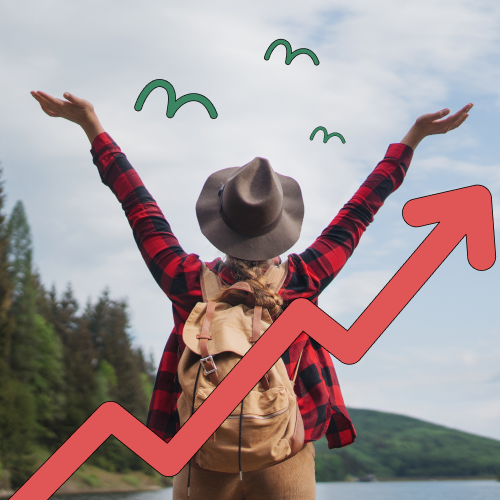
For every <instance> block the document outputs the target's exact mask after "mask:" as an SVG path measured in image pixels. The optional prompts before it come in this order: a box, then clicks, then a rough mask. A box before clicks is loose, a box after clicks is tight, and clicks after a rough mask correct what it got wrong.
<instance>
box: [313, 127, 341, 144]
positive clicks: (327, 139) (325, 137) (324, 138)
mask: <svg viewBox="0 0 500 500" xmlns="http://www.w3.org/2000/svg"><path fill="white" fill-rule="evenodd" d="M320 130H322V131H323V142H324V143H325V144H326V143H327V142H328V141H329V139H330V137H333V136H336V137H338V138H339V139H340V140H341V141H342V144H345V139H344V138H343V137H342V135H341V134H339V133H338V132H332V133H331V134H328V131H327V130H326V128H325V127H316V128H315V129H314V130H313V131H312V134H311V137H309V139H310V140H311V141H312V140H313V139H314V136H315V135H316V132H319V131H320Z"/></svg>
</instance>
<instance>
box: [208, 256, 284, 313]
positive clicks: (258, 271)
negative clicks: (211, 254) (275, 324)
mask: <svg viewBox="0 0 500 500" xmlns="http://www.w3.org/2000/svg"><path fill="white" fill-rule="evenodd" d="M225 264H226V266H228V267H229V268H230V269H231V271H233V273H234V274H235V275H236V281H245V282H246V283H248V284H249V285H250V287H251V288H252V291H253V293H254V297H255V305H256V306H262V307H263V308H265V309H267V310H268V311H269V314H270V315H271V316H277V315H278V314H280V313H281V312H282V305H283V299H282V298H281V297H280V296H279V295H277V294H276V293H274V292H273V291H272V290H270V289H269V288H270V285H266V284H265V282H264V279H263V277H262V275H263V273H264V271H265V270H266V269H267V268H268V267H269V266H270V265H273V262H272V260H260V261H251V260H241V259H235V258H234V257H230V256H227V258H226V262H225ZM228 288H229V287H228ZM228 288H227V289H225V290H222V291H221V292H220V293H219V295H218V296H217V297H216V299H215V300H216V301H217V302H226V303H228V304H231V305H233V306H235V305H237V304H242V303H243V304H244V303H245V302H246V296H247V294H246V293H245V292H243V291H240V290H229V289H228Z"/></svg>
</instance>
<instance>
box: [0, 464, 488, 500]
mask: <svg viewBox="0 0 500 500" xmlns="http://www.w3.org/2000/svg"><path fill="white" fill-rule="evenodd" d="M104 472H106V471H104ZM107 474H112V475H114V476H120V477H121V478H123V477H130V476H131V475H130V474H129V475H125V474H121V475H118V474H116V473H107ZM132 477H135V475H134V476H132ZM148 477H150V478H151V479H152V480H154V478H152V477H151V476H148ZM72 478H73V476H72V477H71V478H70V479H68V481H66V483H64V484H63V485H62V486H61V487H60V488H59V489H58V490H57V491H56V492H55V493H54V496H60V495H66V496H73V495H85V494H93V493H103V494H107V493H133V492H136V493H139V492H146V491H159V490H162V489H165V488H171V487H172V485H168V484H163V485H160V484H149V485H141V486H138V487H134V486H132V485H131V484H128V485H126V484H125V485H124V486H123V487H115V488H106V487H101V488H100V487H98V486H96V487H92V486H89V485H87V486H86V487H85V486H83V485H78V484H75V483H76V481H71V480H72ZM411 481H416V482H423V481H428V482H431V481H498V478H497V477H496V476H484V477H477V476H465V477H418V478H403V477H402V478H377V480H376V481H368V482H379V483H389V482H394V483H397V482H411ZM363 482H364V481H349V480H345V481H321V482H319V481H318V482H317V483H319V484H321V483H363ZM14 493H15V491H12V490H0V499H4V498H10V497H11V496H12V495H14Z"/></svg>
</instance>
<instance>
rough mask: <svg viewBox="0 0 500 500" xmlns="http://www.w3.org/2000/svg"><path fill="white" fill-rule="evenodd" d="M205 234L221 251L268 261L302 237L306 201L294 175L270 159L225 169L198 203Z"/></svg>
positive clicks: (214, 176) (209, 181) (211, 180)
mask: <svg viewBox="0 0 500 500" xmlns="http://www.w3.org/2000/svg"><path fill="white" fill-rule="evenodd" d="M196 215H197V217H198V222H199V224H200V228H201V232H202V233H203V234H204V235H205V236H206V237H207V238H208V240H209V241H210V243H212V244H213V245H214V246H215V247H216V248H218V249H219V250H220V251H222V252H224V253H225V254H227V255H230V256H231V257H235V258H237V259H243V260H267V259H271V258H273V257H276V256H278V255H280V254H282V253H284V252H286V251H287V250H289V249H290V248H291V247H292V246H293V245H294V244H295V242H296V241H297V240H298V239H299V236H300V229H301V227H302V219H303V218H304V202H303V201H302V192H301V191H300V187H299V184H298V183H297V181H296V180H295V179H292V178H291V177H286V176H284V175H280V174H277V173H276V172H275V171H274V170H273V168H272V167H271V164H270V163H269V161H268V160H266V159H265V158H254V159H253V160H252V161H251V162H250V163H247V164H246V165H244V166H243V167H233V168H225V169H224V170H219V171H218V172H215V173H213V174H212V175H211V176H210V177H209V178H208V179H207V181H206V182H205V185H204V186H203V189H202V190H201V194H200V197H199V198H198V202H197V203H196Z"/></svg>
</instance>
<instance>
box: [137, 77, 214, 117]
mask: <svg viewBox="0 0 500 500" xmlns="http://www.w3.org/2000/svg"><path fill="white" fill-rule="evenodd" d="M157 87H163V88H164V89H165V90H166V91H167V94H168V105H167V117H168V118H173V117H174V115H175V113H177V110H178V109H179V108H180V107H181V106H183V105H184V104H186V103H187V102H191V101H197V102H199V103H200V104H203V106H205V108H206V110H207V111H208V114H209V115H210V118H212V119H215V118H217V110H216V109H215V107H214V105H213V104H212V103H211V102H210V100H209V99H207V98H206V97H205V96H203V95H201V94H186V95H183V96H182V97H179V99H176V98H175V89H174V87H173V85H172V84H171V83H170V82H167V81H166V80H162V79H161V78H160V79H158V80H153V81H152V82H151V83H148V84H147V85H146V86H145V87H144V88H143V89H142V92H141V93H140V94H139V97H138V98H137V101H136V102H135V106H134V109H135V110H136V111H140V110H141V109H142V106H143V105H144V102H145V101H146V99H147V97H148V96H149V94H150V93H151V92H152V91H153V90H154V89H155V88H157Z"/></svg>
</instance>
